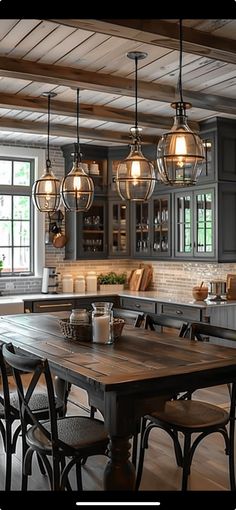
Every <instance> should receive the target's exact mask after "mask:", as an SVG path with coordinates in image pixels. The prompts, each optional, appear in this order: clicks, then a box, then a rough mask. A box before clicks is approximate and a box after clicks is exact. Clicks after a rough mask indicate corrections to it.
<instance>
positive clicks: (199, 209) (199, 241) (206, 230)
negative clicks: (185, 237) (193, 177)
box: [194, 190, 215, 258]
mask: <svg viewBox="0 0 236 510" xmlns="http://www.w3.org/2000/svg"><path fill="white" fill-rule="evenodd" d="M214 202H215V201H214V190H205V191H195V192H194V208H195V210H194V227H195V232H194V256H195V257H202V256H204V258H205V257H212V256H214V254H215V240H214V238H215V235H214V224H215V222H214V211H215V207H214Z"/></svg>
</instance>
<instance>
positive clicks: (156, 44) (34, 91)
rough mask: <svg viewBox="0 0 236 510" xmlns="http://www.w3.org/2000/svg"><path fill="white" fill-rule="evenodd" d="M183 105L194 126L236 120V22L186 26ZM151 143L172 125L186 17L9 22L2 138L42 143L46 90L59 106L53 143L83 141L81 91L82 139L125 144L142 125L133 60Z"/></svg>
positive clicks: (0, 72)
mask: <svg viewBox="0 0 236 510" xmlns="http://www.w3.org/2000/svg"><path fill="white" fill-rule="evenodd" d="M183 40H184V41H183V50H184V54H183V88H184V99H185V100H186V101H190V102H191V103H192V105H193V108H192V109H191V110H190V111H189V114H188V117H189V124H190V125H191V126H192V127H193V128H194V129H198V126H199V122H200V121H202V120H204V119H208V118H211V117H215V116H224V117H229V118H235V116H236V101H235V99H236V86H235V85H236V20H233V19H228V20H227V19H225V20H224V19H217V20H209V19H204V20H201V19H191V20H184V21H183ZM136 50H137V51H145V52H147V53H148V56H147V58H146V59H145V60H142V61H140V62H139V69H138V114H139V125H140V126H142V128H143V135H142V140H143V142H144V143H156V141H157V139H158V137H159V136H160V134H161V133H163V132H164V131H166V130H167V129H168V128H170V127H171V126H172V121H173V110H172V109H171V107H170V103H171V102H172V101H174V100H177V99H178V98H179V96H178V89H177V83H178V74H179V27H178V20H171V19H168V20H158V19H142V20H140V19H128V20H126V19H123V20H121V19H109V20H101V19H100V20H96V19H50V20H49V19H47V20H44V19H1V20H0V141H1V142H4V141H5V142H7V143H10V142H14V143H17V142H20V143H25V141H28V142H34V143H42V142H43V143H44V142H45V139H46V133H47V100H45V98H44V97H42V93H43V92H45V91H53V92H56V94H57V96H56V97H55V98H54V99H52V104H51V107H52V118H51V135H52V136H51V143H53V144H57V145H64V144H66V143H71V142H74V141H75V131H76V88H77V87H80V89H81V95H80V97H81V108H80V126H81V142H83V143H91V144H102V145H121V144H127V143H128V142H129V140H130V138H129V129H130V127H131V126H132V125H133V123H134V63H133V62H132V61H130V60H129V59H128V58H127V52H129V51H136Z"/></svg>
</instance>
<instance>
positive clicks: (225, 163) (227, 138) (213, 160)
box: [199, 117, 236, 183]
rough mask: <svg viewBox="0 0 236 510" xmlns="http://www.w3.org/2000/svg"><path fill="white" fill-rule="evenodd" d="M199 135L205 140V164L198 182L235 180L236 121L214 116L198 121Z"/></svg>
mask: <svg viewBox="0 0 236 510" xmlns="http://www.w3.org/2000/svg"><path fill="white" fill-rule="evenodd" d="M200 135H201V138H202V139H203V140H205V141H206V149H207V164H206V165H205V166H204V168H203V171H202V174H201V177H200V179H199V183H202V182H204V181H211V182H213V181H233V182H236V121H235V120H233V119H224V118H221V117H216V118H214V119H209V120H206V121H203V122H201V123H200Z"/></svg>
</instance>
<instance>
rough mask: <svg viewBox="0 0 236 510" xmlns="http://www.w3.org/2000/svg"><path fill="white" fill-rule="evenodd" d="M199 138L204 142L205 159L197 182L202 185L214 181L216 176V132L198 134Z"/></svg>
mask: <svg viewBox="0 0 236 510" xmlns="http://www.w3.org/2000/svg"><path fill="white" fill-rule="evenodd" d="M200 136H201V139H202V140H203V142H204V146H205V155H206V159H205V162H204V164H203V168H202V171H201V175H200V177H199V179H198V182H199V183H203V182H209V181H214V180H215V176H216V175H217V168H216V164H217V157H216V132H215V131H213V132H209V131H207V132H205V133H204V132H203V133H200Z"/></svg>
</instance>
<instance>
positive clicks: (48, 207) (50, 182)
mask: <svg viewBox="0 0 236 510" xmlns="http://www.w3.org/2000/svg"><path fill="white" fill-rule="evenodd" d="M56 95H57V94H55V92H44V93H43V96H46V97H47V98H48V134H47V159H46V168H45V170H44V173H43V175H42V176H41V177H40V179H38V180H37V181H35V183H34V184H33V187H32V199H33V203H34V205H35V207H37V209H38V210H39V211H40V212H47V213H52V212H54V211H56V210H57V209H58V207H59V204H60V181H59V179H57V178H56V177H55V175H54V173H53V171H52V164H51V160H50V154H49V137H50V106H51V97H55V96H56Z"/></svg>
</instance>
